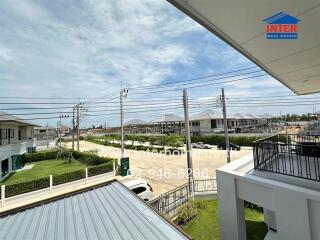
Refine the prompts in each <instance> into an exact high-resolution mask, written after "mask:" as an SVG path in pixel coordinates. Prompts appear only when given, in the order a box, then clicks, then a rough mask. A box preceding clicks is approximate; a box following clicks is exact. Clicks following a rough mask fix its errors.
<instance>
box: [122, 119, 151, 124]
mask: <svg viewBox="0 0 320 240" xmlns="http://www.w3.org/2000/svg"><path fill="white" fill-rule="evenodd" d="M143 124H146V122H145V121H143V120H141V119H132V120H130V121H128V122H127V123H126V124H125V125H126V126H129V125H143Z"/></svg>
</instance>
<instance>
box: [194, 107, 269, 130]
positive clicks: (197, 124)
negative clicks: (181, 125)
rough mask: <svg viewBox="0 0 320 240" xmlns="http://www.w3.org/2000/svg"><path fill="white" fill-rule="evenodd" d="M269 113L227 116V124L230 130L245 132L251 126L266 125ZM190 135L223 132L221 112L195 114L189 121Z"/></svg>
mask: <svg viewBox="0 0 320 240" xmlns="http://www.w3.org/2000/svg"><path fill="white" fill-rule="evenodd" d="M270 118H272V116H271V115H267V114H265V115H261V116H254V115H252V114H249V113H248V114H245V115H241V114H240V113H236V114H232V115H229V116H227V125H228V129H229V131H230V132H246V131H247V130H248V129H251V128H253V127H258V126H263V125H266V124H267V122H268V119H270ZM190 132H191V135H193V136H197V135H211V134H216V133H223V132H224V121H223V115H222V113H218V112H214V111H206V112H203V113H200V114H198V115H195V116H194V117H192V118H191V121H190Z"/></svg>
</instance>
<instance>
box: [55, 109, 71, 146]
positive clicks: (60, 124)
mask: <svg viewBox="0 0 320 240" xmlns="http://www.w3.org/2000/svg"><path fill="white" fill-rule="evenodd" d="M68 117H69V115H63V114H61V115H60V116H59V119H60V121H59V124H58V125H59V145H60V147H61V138H62V135H61V126H62V119H63V118H68Z"/></svg>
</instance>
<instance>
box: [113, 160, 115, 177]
mask: <svg viewBox="0 0 320 240" xmlns="http://www.w3.org/2000/svg"><path fill="white" fill-rule="evenodd" d="M113 176H116V163H115V162H113Z"/></svg>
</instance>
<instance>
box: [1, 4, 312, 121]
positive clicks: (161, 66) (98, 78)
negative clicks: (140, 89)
mask: <svg viewBox="0 0 320 240" xmlns="http://www.w3.org/2000/svg"><path fill="white" fill-rule="evenodd" d="M250 66H254V64H253V63H251V62H250V61H249V60H247V59H246V58H245V57H243V56H242V55H241V54H239V53H238V52H236V51H235V50H233V49H232V48H231V47H229V46H228V45H226V44H225V43H224V42H222V41H221V40H220V39H218V38H217V37H215V36H214V35H213V34H211V33H209V32H208V31H207V30H206V29H204V28H203V27H201V26H200V25H198V24H197V23H196V22H194V21H193V20H192V19H190V18H188V17H187V16H185V15H184V14H183V13H181V12H180V11H179V10H177V9H176V8H175V7H173V6H172V5H170V4H169V3H167V2H166V1H164V0H163V1H159V0H117V1H110V0H109V1H108V0H55V1H52V0H33V1H31V0H23V1H21V0H2V1H1V2H0V81H1V89H2V91H1V95H2V96H25V97H71V98H75V99H78V98H82V97H87V98H94V97H101V96H104V95H108V94H109V93H112V92H114V91H117V90H119V89H120V82H121V80H122V82H123V86H124V87H127V88H130V87H137V86H141V85H151V84H159V83H168V82H176V81H181V80H186V79H190V78H194V77H199V76H205V75H208V74H215V73H221V72H226V71H232V70H236V69H240V68H245V67H250ZM220 87H221V85H218V86H211V87H206V88H198V89H190V90H189V95H191V96H192V97H195V98H200V97H213V98H214V97H216V96H217V95H218V94H219V91H220ZM224 87H225V89H226V93H227V95H228V94H229V95H231V96H232V95H233V94H237V95H238V94H239V95H241V94H243V95H245V94H256V95H261V96H268V94H277V93H281V94H283V93H288V94H290V93H291V92H290V91H289V90H288V89H287V88H286V87H284V86H282V84H280V83H279V82H278V81H276V80H274V79H272V78H271V77H263V78H261V77H260V78H256V79H250V80H247V81H241V84H239V83H230V84H226V85H225V86H224ZM133 95H134V94H133ZM180 96H181V92H170V93H161V94H160V93H158V94H144V95H142V94H136V95H134V96H131V95H130V93H129V96H128V100H127V101H130V99H131V98H132V100H134V99H138V98H139V99H148V98H167V99H174V98H179V97H180ZM10 100H11V101H13V99H10ZM1 101H3V99H2V100H1ZM6 101H9V100H6ZM26 101H28V102H30V101H34V102H37V101H39V100H26ZM64 101H68V102H70V101H75V100H64ZM113 101H116V100H113ZM33 106H35V105H33ZM0 107H1V108H5V107H7V106H6V105H0ZM280 111H282V113H297V112H298V113H299V112H306V111H310V112H311V111H312V106H308V107H291V108H282V109H280V108H279V107H277V108H274V107H267V108H261V107H259V108H254V109H253V108H248V109H246V108H240V109H237V108H233V109H230V112H240V113H247V112H252V113H271V114H279V112H280ZM8 112H9V111H8ZM17 112H18V111H17ZM17 112H14V111H12V113H17ZM20 112H27V111H20ZM159 113H160V111H155V112H154V113H153V114H159ZM130 117H132V118H135V117H136V118H141V117H142V116H140V115H139V114H137V115H133V114H132V115H130ZM150 118H152V116H150ZM112 119H114V120H112ZM36 122H38V123H45V122H47V121H36ZM55 122H56V120H49V123H50V124H52V125H53V124H55ZM104 122H108V124H109V125H116V124H117V123H118V120H117V119H116V116H113V117H107V116H101V117H87V118H84V119H83V124H84V125H91V124H96V125H98V124H102V123H104ZM69 123H70V121H69V120H68V121H67V120H66V124H69Z"/></svg>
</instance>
